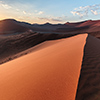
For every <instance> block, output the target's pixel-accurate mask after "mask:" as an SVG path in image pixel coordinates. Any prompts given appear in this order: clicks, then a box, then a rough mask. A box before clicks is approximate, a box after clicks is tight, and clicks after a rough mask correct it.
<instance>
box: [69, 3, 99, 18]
mask: <svg viewBox="0 0 100 100" xmlns="http://www.w3.org/2000/svg"><path fill="white" fill-rule="evenodd" d="M71 13H72V14H73V15H74V16H75V15H78V16H80V18H82V17H84V16H88V15H89V13H92V14H93V15H98V14H100V4H97V5H90V6H84V7H83V6H81V7H78V8H75V9H74V10H73V11H71Z"/></svg>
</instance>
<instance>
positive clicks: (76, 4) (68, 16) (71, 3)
mask: <svg viewBox="0 0 100 100" xmlns="http://www.w3.org/2000/svg"><path fill="white" fill-rule="evenodd" d="M3 19H16V20H18V21H24V22H29V23H32V24H33V23H39V24H43V23H46V22H49V23H53V24H57V23H66V22H79V21H84V20H99V19H100V0H0V20H3Z"/></svg>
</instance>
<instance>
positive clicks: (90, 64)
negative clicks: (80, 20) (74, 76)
mask: <svg viewBox="0 0 100 100" xmlns="http://www.w3.org/2000/svg"><path fill="white" fill-rule="evenodd" d="M76 100H100V40H99V39H97V38H95V37H93V36H90V35H89V36H88V38H87V42H86V46H85V52H84V59H83V64H82V70H81V76H80V80H79V86H78V91H77V96H76Z"/></svg>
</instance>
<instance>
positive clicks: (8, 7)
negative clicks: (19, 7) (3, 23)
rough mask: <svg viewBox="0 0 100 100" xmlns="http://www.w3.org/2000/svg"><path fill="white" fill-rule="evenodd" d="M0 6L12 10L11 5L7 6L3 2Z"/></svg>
mask: <svg viewBox="0 0 100 100" xmlns="http://www.w3.org/2000/svg"><path fill="white" fill-rule="evenodd" d="M0 5H1V6H2V7H3V8H5V9H10V8H12V7H11V6H10V5H8V4H5V3H4V2H3V1H0Z"/></svg>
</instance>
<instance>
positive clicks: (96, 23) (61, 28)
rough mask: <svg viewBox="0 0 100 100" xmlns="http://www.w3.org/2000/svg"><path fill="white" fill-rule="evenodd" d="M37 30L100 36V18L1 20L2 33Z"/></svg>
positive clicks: (0, 31)
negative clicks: (54, 21) (35, 21)
mask: <svg viewBox="0 0 100 100" xmlns="http://www.w3.org/2000/svg"><path fill="white" fill-rule="evenodd" d="M29 30H32V31H36V32H58V33H89V34H91V35H93V36H95V37H100V35H99V34H100V20H87V21H82V22H76V23H69V22H67V23H65V24H51V23H45V24H30V23H27V22H20V21H16V20H15V19H5V20H2V21H0V34H11V33H16V32H19V33H21V32H25V31H29Z"/></svg>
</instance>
